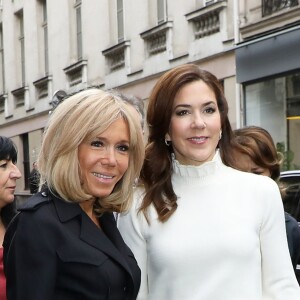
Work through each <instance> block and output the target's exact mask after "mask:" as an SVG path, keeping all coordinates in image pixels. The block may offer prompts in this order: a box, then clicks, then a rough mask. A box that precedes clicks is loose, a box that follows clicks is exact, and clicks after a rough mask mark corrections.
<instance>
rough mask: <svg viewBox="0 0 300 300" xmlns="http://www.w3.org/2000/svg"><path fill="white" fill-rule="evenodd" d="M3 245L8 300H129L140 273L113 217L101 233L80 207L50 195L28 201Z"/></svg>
mask: <svg viewBox="0 0 300 300" xmlns="http://www.w3.org/2000/svg"><path fill="white" fill-rule="evenodd" d="M20 210H21V212H20V213H19V214H18V215H17V216H16V217H15V219H14V220H13V221H12V222H11V224H10V225H9V227H8V229H7V231H6V234H5V238H4V242H3V247H4V271H5V274H6V277H7V299H8V300H21V299H22V300H69V299H70V300H71V299H72V300H76V299H84V300H96V299H97V300H102V299H103V300H104V299H115V300H123V299H124V300H125V299H126V300H131V299H136V296H137V293H138V290H139V286H140V269H139V267H138V265H137V262H136V260H135V258H134V256H133V254H132V252H131V251H130V249H129V248H128V247H127V245H126V244H125V243H124V241H123V239H122V237H121V235H120V233H119V231H118V229H117V227H116V222H115V219H114V217H113V215H112V214H110V213H105V214H104V215H103V216H101V217H100V219H99V221H100V224H101V228H102V230H100V229H99V228H98V227H97V226H96V225H95V224H94V223H93V222H92V220H91V219H90V218H89V217H88V216H87V215H86V213H85V212H84V211H83V210H82V209H81V207H80V206H79V204H76V203H68V202H65V201H63V200H62V199H60V198H57V197H55V196H54V195H51V194H49V192H48V193H45V192H43V193H37V194H36V195H34V196H32V197H31V198H30V199H29V200H28V202H27V203H26V204H25V206H24V207H23V208H22V209H20Z"/></svg>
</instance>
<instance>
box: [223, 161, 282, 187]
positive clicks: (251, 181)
mask: <svg viewBox="0 0 300 300" xmlns="http://www.w3.org/2000/svg"><path fill="white" fill-rule="evenodd" d="M226 175H227V177H226V178H227V179H228V180H232V179H234V181H233V183H238V184H240V185H241V186H250V187H254V188H255V189H260V188H262V189H274V188H275V189H276V190H277V189H278V185H277V183H276V182H275V181H274V180H273V179H271V178H270V177H268V176H263V175H257V174H253V173H249V172H243V171H239V170H236V169H234V168H231V167H226Z"/></svg>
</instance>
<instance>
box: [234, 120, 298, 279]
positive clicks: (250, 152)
mask: <svg viewBox="0 0 300 300" xmlns="http://www.w3.org/2000/svg"><path fill="white" fill-rule="evenodd" d="M234 139H235V141H236V143H237V145H236V147H237V149H236V151H237V153H236V156H235V157H236V163H235V167H236V168H238V169H239V170H241V171H245V172H251V173H254V174H258V175H265V176H269V177H270V178H272V179H273V180H275V181H276V182H277V181H278V179H279V176H280V165H281V162H282V160H283V155H282V154H281V153H279V152H277V149H276V146H275V144H274V141H273V138H272V136H271V135H270V133H269V132H268V131H267V130H265V129H264V128H262V127H259V126H247V127H244V128H240V129H236V130H234ZM284 215H285V226H286V235H287V241H288V246H289V251H290V255H291V259H292V263H293V267H294V270H295V271H296V267H297V263H299V260H300V227H299V225H298V222H297V220H296V219H294V218H293V217H292V216H291V215H290V214H288V213H287V212H285V214H284ZM298 280H299V279H298Z"/></svg>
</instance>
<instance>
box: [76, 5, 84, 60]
mask: <svg viewBox="0 0 300 300" xmlns="http://www.w3.org/2000/svg"><path fill="white" fill-rule="evenodd" d="M75 10H76V41H77V59H78V60H80V59H82V24H81V1H80V0H76V3H75Z"/></svg>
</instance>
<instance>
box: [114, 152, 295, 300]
mask: <svg viewBox="0 0 300 300" xmlns="http://www.w3.org/2000/svg"><path fill="white" fill-rule="evenodd" d="M173 168H174V173H173V175H172V184H173V188H174V191H175V193H176V195H177V196H178V201H177V203H178V208H177V210H176V211H175V212H174V214H173V215H172V216H171V217H170V219H169V220H168V221H167V222H165V223H161V222H159V221H158V220H157V213H156V211H155V209H154V207H153V206H151V207H150V209H149V219H150V222H151V223H150V225H149V224H148V223H147V222H146V220H145V217H144V215H143V214H142V213H140V214H137V210H138V208H139V206H140V203H141V201H142V198H143V194H144V190H143V189H142V188H137V189H136V192H135V198H134V205H133V207H132V209H131V210H130V211H129V213H127V214H123V215H120V216H119V218H118V227H119V229H120V232H121V234H122V236H123V238H124V240H125V242H126V243H127V245H128V246H129V247H130V248H131V250H132V251H133V253H134V255H135V257H136V259H137V261H138V264H139V266H140V268H141V271H142V281H141V288H140V292H139V296H138V299H140V300H146V299H147V300H300V289H299V286H298V283H297V281H296V278H295V275H294V271H293V267H292V264H291V259H290V255H289V251H288V246H287V238H286V232H285V223H284V222H285V221H284V211H283V205H282V200H281V196H280V193H279V190H278V187H277V185H276V183H275V182H274V181H273V180H271V179H270V178H268V177H266V176H258V175H254V174H250V173H245V172H240V171H237V170H234V169H232V168H229V167H227V166H225V165H224V164H223V163H222V161H221V159H220V156H219V153H217V154H216V156H215V157H214V159H213V160H212V161H210V162H207V163H204V164H203V165H201V166H199V167H195V166H184V165H180V164H179V163H178V161H176V160H173Z"/></svg>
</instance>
